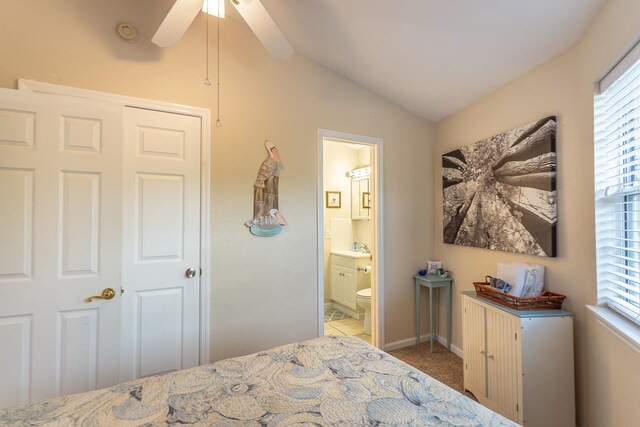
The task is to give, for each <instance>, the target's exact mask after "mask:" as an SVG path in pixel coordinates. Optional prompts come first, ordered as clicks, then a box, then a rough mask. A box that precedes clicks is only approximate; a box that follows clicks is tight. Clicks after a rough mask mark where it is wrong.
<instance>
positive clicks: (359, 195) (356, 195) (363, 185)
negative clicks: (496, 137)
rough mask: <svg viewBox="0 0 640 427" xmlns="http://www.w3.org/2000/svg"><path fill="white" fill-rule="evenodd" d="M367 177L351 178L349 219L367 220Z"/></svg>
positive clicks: (368, 216)
mask: <svg viewBox="0 0 640 427" xmlns="http://www.w3.org/2000/svg"><path fill="white" fill-rule="evenodd" d="M370 201H371V193H370V192H369V175H366V176H352V177H351V219H369V218H370V214H369V212H370V211H371V209H370V207H369V206H370Z"/></svg>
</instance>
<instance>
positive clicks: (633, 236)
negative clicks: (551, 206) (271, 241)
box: [594, 45, 640, 324]
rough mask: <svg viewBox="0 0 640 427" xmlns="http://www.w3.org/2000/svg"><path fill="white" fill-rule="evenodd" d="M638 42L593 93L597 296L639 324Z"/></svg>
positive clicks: (639, 128) (639, 103) (639, 181)
mask: <svg viewBox="0 0 640 427" xmlns="http://www.w3.org/2000/svg"><path fill="white" fill-rule="evenodd" d="M639 46H640V45H638V46H636V47H635V48H634V49H633V50H632V51H631V52H630V53H629V55H627V57H625V58H623V59H622V60H621V61H620V62H619V63H618V65H617V66H616V67H614V69H613V70H612V71H611V72H610V73H609V74H608V75H607V76H606V77H605V78H604V79H603V81H602V82H601V84H600V87H601V88H602V89H603V91H602V93H600V94H599V95H597V96H596V97H595V99H594V120H595V123H594V133H595V156H594V157H595V177H596V178H595V190H596V195H595V198H596V258H597V276H598V300H599V302H600V303H604V304H606V305H608V306H610V307H611V308H613V309H614V310H616V311H618V312H619V313H621V314H623V315H624V316H626V317H628V318H629V319H631V320H632V321H634V322H636V323H637V324H640V57H639V55H638V53H639V52H640V48H639Z"/></svg>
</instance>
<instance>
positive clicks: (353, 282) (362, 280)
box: [331, 252, 371, 311]
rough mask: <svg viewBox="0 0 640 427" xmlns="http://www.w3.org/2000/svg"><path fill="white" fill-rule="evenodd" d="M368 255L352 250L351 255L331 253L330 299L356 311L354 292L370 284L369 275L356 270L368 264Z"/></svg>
mask: <svg viewBox="0 0 640 427" xmlns="http://www.w3.org/2000/svg"><path fill="white" fill-rule="evenodd" d="M370 262H371V261H370V260H369V258H368V256H362V255H360V254H359V253H357V252H354V255H353V256H344V255H338V254H331V299H332V300H333V301H335V302H337V303H340V304H342V305H344V306H346V307H348V308H350V309H352V310H354V311H357V310H358V309H357V305H356V293H357V292H358V291H359V290H361V289H365V288H368V287H370V286H371V284H370V283H371V282H370V280H369V278H370V277H371V275H369V274H364V273H363V272H361V271H358V267H364V266H365V265H369V263H370Z"/></svg>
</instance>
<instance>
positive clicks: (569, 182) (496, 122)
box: [433, 0, 640, 427]
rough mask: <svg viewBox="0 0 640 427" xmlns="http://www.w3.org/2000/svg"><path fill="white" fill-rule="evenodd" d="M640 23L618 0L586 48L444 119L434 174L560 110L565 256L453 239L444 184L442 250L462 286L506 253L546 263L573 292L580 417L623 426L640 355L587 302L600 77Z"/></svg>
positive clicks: (564, 289) (438, 229)
mask: <svg viewBox="0 0 640 427" xmlns="http://www.w3.org/2000/svg"><path fill="white" fill-rule="evenodd" d="M639 29H640V2H637V1H633V0H609V2H608V4H607V5H606V6H605V8H604V10H603V11H602V12H601V13H600V15H599V16H598V18H597V19H596V21H595V23H594V24H593V25H592V27H591V28H590V30H589V31H588V33H587V34H586V36H585V37H584V38H583V40H582V42H581V43H580V44H579V45H578V46H577V47H576V48H574V49H573V50H571V51H569V52H568V53H566V54H564V55H561V56H560V57H558V58H556V59H554V60H552V61H550V62H549V63H547V64H545V65H543V66H541V67H539V68H538V69H536V70H534V71H532V72H530V73H528V74H527V75H525V76H523V77H521V78H519V79H517V80H515V81H513V82H511V83H510V84H508V85H506V86H504V87H503V88H501V89H499V90H497V91H495V92H493V93H491V94H490V95H488V96H486V97H485V98H483V99H482V100H480V101H478V102H476V103H474V104H473V105H471V106H469V107H467V108H465V109H464V110H462V111H460V112H458V113H456V114H454V115H451V116H449V117H447V118H445V119H443V120H442V121H440V122H438V124H437V126H436V147H435V152H434V163H433V164H434V171H433V174H434V175H433V178H434V181H435V182H440V180H441V163H440V162H441V160H440V159H441V155H442V154H443V153H446V152H448V151H450V150H452V149H455V148H458V147H461V146H463V145H467V144H470V143H473V142H475V141H478V140H481V139H484V138H486V137H489V136H492V135H495V134H497V133H500V132H502V131H505V130H509V129H512V128H514V127H517V126H520V125H523V124H525V123H529V122H532V121H534V120H537V119H540V118H542V117H545V116H548V115H557V118H558V133H557V153H558V181H557V185H558V254H559V255H558V257H557V258H537V257H531V256H524V255H516V254H509V253H502V252H492V251H488V250H482V249H475V248H467V247H460V246H453V245H445V244H443V243H442V237H441V236H442V211H441V206H442V191H441V189H440V188H437V189H436V191H435V197H434V206H435V209H434V235H435V238H434V251H433V252H434V254H436V256H438V257H440V258H442V259H443V260H444V261H445V263H446V265H447V267H448V268H450V269H451V270H453V275H454V277H455V288H456V291H457V292H460V291H464V290H473V285H472V282H473V281H477V280H481V279H482V278H483V277H484V276H485V275H486V274H494V273H495V269H496V263H498V262H511V261H522V262H530V263H539V264H544V265H545V266H546V268H547V282H546V286H547V288H548V289H550V290H552V291H555V292H559V293H562V294H565V295H567V297H568V298H567V300H566V301H565V303H564V306H563V308H565V309H567V310H570V311H572V312H574V313H575V316H576V317H575V323H574V326H575V361H576V367H575V369H576V398H577V420H578V424H579V425H581V426H598V427H600V426H607V425H611V426H621V427H622V426H627V425H633V423H635V422H637V420H638V419H640V407H639V406H638V405H633V406H631V405H629V403H630V400H629V398H628V397H626V396H635V398H636V402H637V397H638V396H639V395H640V390H639V386H638V372H639V371H638V366H640V355H639V354H638V353H637V352H635V351H634V350H632V349H631V348H630V347H629V346H626V345H623V344H621V342H620V341H619V339H618V338H617V337H615V336H614V335H612V334H611V333H610V332H609V331H607V330H602V329H601V328H602V327H601V326H598V327H599V328H600V329H597V327H596V326H595V325H596V322H595V321H593V319H591V316H592V315H591V314H587V312H586V309H585V307H584V306H585V304H595V303H596V279H595V243H594V242H595V236H594V213H593V209H594V201H593V196H594V189H593V178H594V177H593V93H594V83H595V82H596V81H597V80H599V78H600V77H601V76H602V75H603V74H604V73H606V71H607V70H608V69H609V68H610V67H611V66H612V65H613V64H614V63H615V62H616V59H618V58H619V57H620V56H621V55H622V54H623V53H624V52H625V51H626V50H627V49H629V48H630V47H631V46H632V45H633V42H634V41H635V40H638V39H639V38H640V30H639ZM460 302H461V301H460V298H459V297H456V298H455V300H454V319H460V318H461V313H460ZM461 340H462V336H461V328H460V322H454V332H453V341H454V344H456V345H458V346H460V345H461ZM613 352H615V356H614V355H613V354H612V353H613ZM550 363H552V361H550ZM625 365H626V366H632V367H635V368H632V370H635V377H634V375H627V376H625V375H624V374H622V369H621V367H622V366H625ZM600 369H602V371H601V370H600ZM603 372H607V374H606V375H604V374H603ZM634 378H635V380H634ZM634 381H635V382H634Z"/></svg>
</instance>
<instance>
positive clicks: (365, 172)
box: [349, 166, 371, 178]
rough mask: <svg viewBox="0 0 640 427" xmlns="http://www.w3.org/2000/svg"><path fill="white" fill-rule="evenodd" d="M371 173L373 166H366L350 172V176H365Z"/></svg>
mask: <svg viewBox="0 0 640 427" xmlns="http://www.w3.org/2000/svg"><path fill="white" fill-rule="evenodd" d="M369 175H371V167H369V166H367V167H366V168H359V169H354V170H352V171H351V172H349V176H350V177H351V178H364V177H367V176H369Z"/></svg>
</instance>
